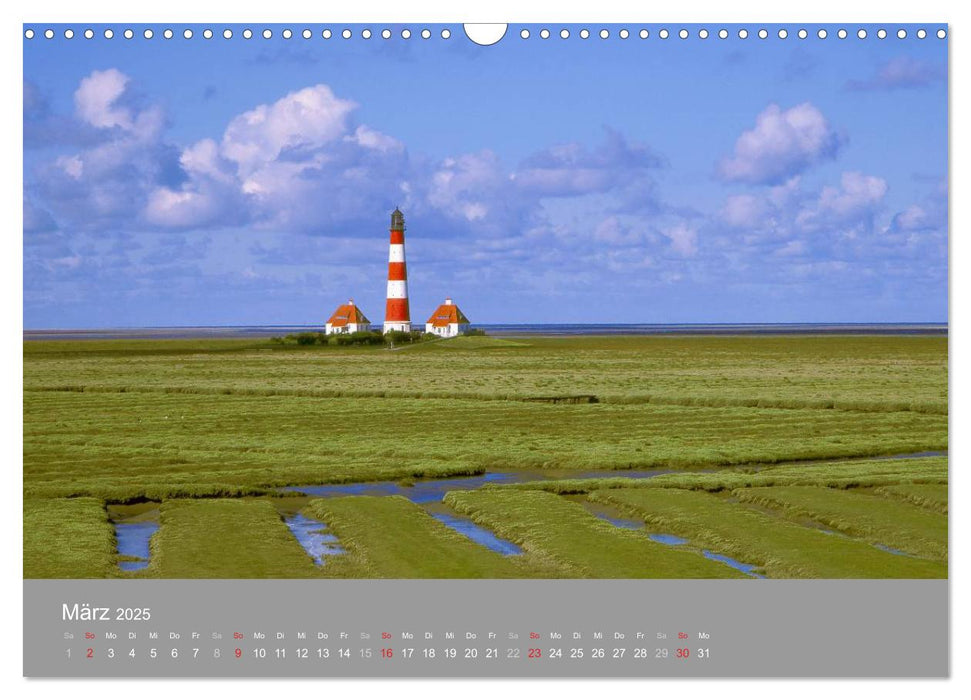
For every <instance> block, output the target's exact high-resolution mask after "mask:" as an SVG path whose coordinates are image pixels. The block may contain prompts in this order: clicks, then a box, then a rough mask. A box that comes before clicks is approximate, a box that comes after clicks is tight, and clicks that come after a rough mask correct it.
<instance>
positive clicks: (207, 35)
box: [24, 27, 947, 39]
mask: <svg viewBox="0 0 971 700" xmlns="http://www.w3.org/2000/svg"><path fill="white" fill-rule="evenodd" d="M178 33H179V34H181V36H182V38H184V39H192V38H194V37H195V36H196V32H194V31H193V30H192V29H188V28H186V29H183V30H182V31H181V32H178ZM553 33H554V32H553V30H550V29H545V28H544V29H540V30H539V31H538V32H537V35H538V36H539V38H541V39H549V38H550V37H551V36H553ZM556 33H557V35H558V36H559V37H560V38H561V39H569V38H570V37H571V36H573V35H572V34H571V31H570V30H569V29H566V28H564V29H561V30H559V32H556ZM732 33H733V32H730V31H729V30H728V29H724V28H722V29H719V30H717V31H715V30H711V31H709V30H708V29H705V28H702V29H698V30H697V31H696V36H697V37H698V38H699V39H708V38H709V37H718V38H719V39H728V38H729V37H730V36H731V35H732ZM734 33H735V34H736V36H737V37H738V38H739V39H748V38H749V36H756V37H758V38H759V39H768V38H769V37H770V36H772V35H773V34H774V35H775V36H777V37H778V38H779V39H787V38H789V36H790V32H789V30H788V29H785V28H780V29H778V30H776V31H774V32H770V31H769V30H768V29H765V28H762V29H758V30H755V31H754V33H751V34H750V32H749V30H748V29H746V28H744V27H742V28H740V29H738V30H735V31H734ZM890 33H891V32H889V31H888V30H887V29H883V28H881V29H877V30H876V32H874V34H875V35H876V37H877V38H878V39H886V38H887V37H888V36H890ZM120 34H121V36H123V37H124V38H125V39H134V38H135V37H136V36H141V37H143V38H145V39H153V38H155V30H153V29H143V30H140V31H139V32H136V31H135V30H134V29H130V28H129V29H124V30H121V32H120ZM176 34H177V32H176V31H175V30H172V29H163V30H162V31H161V37H162V38H163V39H172V38H174V37H175V36H176ZM198 34H199V36H201V37H202V38H203V39H212V38H213V37H216V36H220V35H221V36H222V37H223V38H224V39H232V38H233V37H234V36H236V34H235V33H234V31H233V30H232V29H228V28H227V29H223V30H222V32H218V31H217V30H213V29H208V28H207V29H203V30H201V31H200V32H199V33H198ZM432 34H433V32H432V30H430V29H422V30H420V31H416V32H414V33H413V32H412V30H411V29H408V28H405V29H402V30H400V32H398V35H399V36H400V37H401V38H402V39H410V38H411V37H412V36H420V37H421V38H422V39H430V38H431V37H432ZM439 34H440V36H441V38H442V39H449V38H451V36H452V30H451V29H449V28H447V27H445V28H443V29H442V30H441V31H440V32H439ZM594 34H596V36H599V37H600V38H601V39H609V38H610V37H611V36H612V34H611V30H609V29H600V30H599V31H596V32H595V33H594V32H591V31H590V30H589V29H586V28H584V29H580V30H578V31H577V32H576V36H577V37H579V38H580V39H589V38H590V37H591V36H594ZM632 34H636V35H637V36H638V37H640V38H641V39H647V38H649V37H650V36H651V31H650V30H649V29H640V30H634V31H633V32H632V30H630V29H626V28H625V29H619V30H616V34H615V36H617V37H618V38H620V39H629V38H630V37H631V36H632ZM850 34H851V32H850V31H849V30H847V29H838V30H836V32H835V36H836V37H837V38H839V39H846V38H847V37H848V36H850ZM855 34H856V36H857V37H858V38H859V39H866V38H867V36H869V33H868V32H867V30H866V29H863V28H862V27H861V28H860V29H857V30H856V32H855ZM895 34H896V36H897V38H898V39H906V38H907V36H908V32H907V30H906V29H902V28H901V29H898V30H897V31H896V32H895ZM42 35H43V37H44V38H45V39H53V38H54V37H56V36H57V32H55V31H54V30H53V29H45V30H44V31H43V33H42ZM96 35H97V34H96V32H95V31H94V30H93V29H90V28H89V29H85V30H83V31H82V32H81V36H83V37H84V38H85V39H93V38H95V36H96ZM256 35H257V34H256V33H255V32H254V31H253V30H252V29H249V28H247V29H243V30H242V31H240V32H239V36H241V37H242V38H243V39H252V38H253V37H254V36H256ZM279 35H280V36H281V37H282V38H284V39H292V38H293V37H295V36H298V35H299V36H301V37H303V38H304V39H311V38H313V37H314V32H313V31H312V30H310V29H303V30H300V31H299V32H297V31H295V30H293V29H289V28H287V29H282V30H279ZM376 35H377V36H380V37H381V38H382V39H390V38H392V37H393V36H394V35H395V32H393V31H392V30H391V29H382V30H381V31H380V32H375V31H372V30H371V29H361V30H360V31H359V32H358V36H360V38H362V39H371V38H372V37H374V36H376ZM676 35H677V36H678V38H680V39H688V38H690V37H691V32H690V31H689V30H687V29H680V30H678V31H677V32H676ZM811 35H812V34H811V32H810V31H809V30H808V29H805V28H801V29H797V30H795V31H794V33H793V36H796V37H798V38H799V39H807V38H809V37H810V36H811ZM936 35H937V38H938V39H945V38H946V37H947V30H946V29H938V30H937V32H936ZM35 36H38V32H37V31H35V30H34V29H32V28H27V29H25V30H24V37H25V38H27V39H33V38H34V37H35ZM75 36H76V33H75V31H74V30H73V29H70V28H69V29H64V30H63V37H64V38H65V39H73V38H74V37H75ZM102 36H104V38H105V39H113V38H114V37H115V30H113V29H110V28H108V29H105V30H103V32H102ZM259 36H262V37H263V38H264V39H272V38H273V36H274V30H272V29H264V30H262V31H261V32H259ZM320 36H321V38H323V39H331V38H333V37H335V36H340V37H341V38H343V39H351V38H353V37H354V32H353V31H352V30H351V29H343V30H340V31H337V30H332V29H323V30H321V32H320ZM519 36H520V37H521V38H523V39H529V38H530V37H531V36H532V34H531V32H530V30H529V29H526V28H523V29H521V30H520V32H519ZM657 36H658V38H659V39H667V38H669V37H670V36H672V31H669V30H668V29H659V30H658V32H657ZM815 36H816V37H817V38H819V39H826V38H828V37H829V32H828V31H827V30H826V29H822V28H820V29H818V30H816V32H815ZM914 36H916V37H917V38H918V39H926V38H927V36H928V31H927V30H926V29H923V28H921V29H918V30H917V31H915V32H914Z"/></svg>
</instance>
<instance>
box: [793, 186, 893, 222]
mask: <svg viewBox="0 0 971 700" xmlns="http://www.w3.org/2000/svg"><path fill="white" fill-rule="evenodd" d="M887 189H888V188H887V181H886V180H884V179H883V178H880V177H876V176H874V175H864V174H862V173H857V172H846V173H843V175H842V176H841V177H840V186H839V187H833V186H831V185H828V186H826V187H824V188H823V189H822V191H821V192H820V193H819V197H818V198H817V199H816V201H815V202H812V203H810V204H808V205H807V206H806V207H805V208H804V209H803V210H802V211H800V212H799V214H798V215H797V216H796V223H797V224H798V225H799V226H800V228H802V229H805V230H818V229H820V228H822V227H826V226H829V227H834V226H843V225H847V224H852V225H854V226H855V225H858V224H864V225H867V226H869V225H870V224H872V216H873V214H874V212H875V211H876V210H877V208H878V207H879V206H880V205H881V204H882V203H883V198H884V196H885V195H886V194H887Z"/></svg>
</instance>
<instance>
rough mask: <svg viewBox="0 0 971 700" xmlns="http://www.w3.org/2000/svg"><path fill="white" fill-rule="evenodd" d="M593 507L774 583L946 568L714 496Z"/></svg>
mask: <svg viewBox="0 0 971 700" xmlns="http://www.w3.org/2000/svg"><path fill="white" fill-rule="evenodd" d="M589 498H590V499H591V500H593V501H600V502H604V503H608V504H612V505H615V506H618V507H620V508H622V509H625V510H627V511H629V512H630V513H631V514H633V515H635V516H637V517H639V518H643V519H644V520H645V522H647V523H648V527H650V528H651V529H652V530H653V531H655V532H661V533H664V534H673V535H678V536H681V537H685V538H687V539H688V540H690V541H691V542H693V543H696V544H698V545H701V546H705V547H709V548H711V549H713V550H715V551H717V552H719V553H722V554H727V555H729V556H732V557H735V558H737V559H739V560H740V561H744V562H746V563H751V564H758V565H759V566H761V567H763V568H764V569H765V571H766V573H767V574H768V575H769V576H770V577H773V578H804V577H805V578H939V577H943V576H946V575H947V573H946V571H947V569H946V565H945V564H941V563H939V562H937V561H930V560H925V559H918V558H915V557H907V556H900V555H896V554H891V553H889V552H886V551H884V550H881V549H878V548H876V547H873V546H871V545H870V544H868V543H866V542H862V541H860V540H856V539H851V538H846V537H841V536H839V535H836V534H830V533H827V532H823V531H822V530H818V529H815V528H812V527H805V526H803V525H801V524H797V523H792V522H787V521H785V520H781V519H779V518H777V517H773V516H772V515H768V514H765V513H763V512H760V511H759V510H755V509H752V508H748V507H746V506H745V505H744V504H739V503H733V502H731V501H729V500H726V499H724V498H721V497H719V496H716V495H712V494H708V493H704V492H701V491H688V490H684V489H673V488H672V489H611V490H608V491H594V492H593V493H591V494H590V495H589Z"/></svg>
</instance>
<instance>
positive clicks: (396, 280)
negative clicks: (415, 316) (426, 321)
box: [384, 207, 411, 333]
mask: <svg viewBox="0 0 971 700" xmlns="http://www.w3.org/2000/svg"><path fill="white" fill-rule="evenodd" d="M388 331H405V332H406V333H408V332H410V331H411V314H410V313H409V311H408V270H407V268H406V267H405V215H404V214H402V213H401V211H400V210H399V209H398V208H397V207H395V210H394V211H393V212H391V247H390V249H389V250H388V304H387V306H386V307H385V312H384V332H385V333H387V332H388Z"/></svg>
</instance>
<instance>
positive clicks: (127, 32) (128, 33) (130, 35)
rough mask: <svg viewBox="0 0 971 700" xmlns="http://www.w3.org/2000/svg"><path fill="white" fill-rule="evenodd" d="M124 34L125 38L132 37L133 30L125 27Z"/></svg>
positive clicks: (133, 34) (133, 35)
mask: <svg viewBox="0 0 971 700" xmlns="http://www.w3.org/2000/svg"><path fill="white" fill-rule="evenodd" d="M124 36H125V38H126V39H134V38H135V32H134V30H132V29H126V30H125V34H124Z"/></svg>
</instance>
